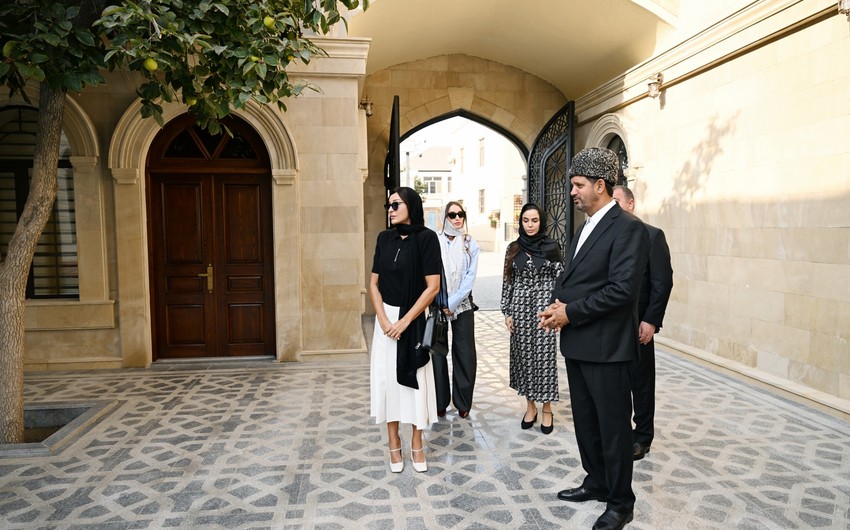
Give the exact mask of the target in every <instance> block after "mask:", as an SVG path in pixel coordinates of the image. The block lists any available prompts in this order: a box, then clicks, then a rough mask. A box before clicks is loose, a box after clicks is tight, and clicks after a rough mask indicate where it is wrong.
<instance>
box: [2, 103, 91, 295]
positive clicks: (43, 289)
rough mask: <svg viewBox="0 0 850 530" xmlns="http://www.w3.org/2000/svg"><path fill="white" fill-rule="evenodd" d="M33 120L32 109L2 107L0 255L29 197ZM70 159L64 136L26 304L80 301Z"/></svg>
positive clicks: (34, 116)
mask: <svg viewBox="0 0 850 530" xmlns="http://www.w3.org/2000/svg"><path fill="white" fill-rule="evenodd" d="M37 119H38V111H37V110H36V109H34V108H32V107H28V106H22V105H10V106H7V107H3V108H0V252H2V253H4V254H5V253H6V252H7V250H8V246H9V242H10V241H11V239H12V234H13V233H14V231H15V227H16V226H17V224H18V219H19V218H20V216H21V214H22V213H23V209H24V204H25V203H26V201H27V197H28V195H29V189H30V181H31V179H32V167H33V163H32V157H33V150H34V147H35V131H36V122H37ZM70 155H71V150H70V146H69V144H68V141H67V138H65V135H64V134H63V135H62V141H61V144H60V155H59V163H58V168H57V183H58V192H57V196H56V201H55V202H54V204H53V212H52V214H51V216H50V219H49V220H48V221H47V224H46V225H45V227H44V230H43V231H42V234H41V237H40V238H39V240H38V245H37V247H36V250H35V255H34V256H33V262H32V265H31V268H30V274H29V279H28V280H27V290H26V297H27V298H28V299H44V298H74V299H79V297H80V283H79V273H78V270H77V223H76V209H75V206H74V176H73V169H72V167H71V162H70Z"/></svg>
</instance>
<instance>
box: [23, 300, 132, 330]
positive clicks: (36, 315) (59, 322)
mask: <svg viewBox="0 0 850 530" xmlns="http://www.w3.org/2000/svg"><path fill="white" fill-rule="evenodd" d="M114 327H115V301H114V300H103V301H96V302H80V301H69V300H27V302H26V310H25V313H24V329H25V330H26V331H56V330H74V329H112V328H114Z"/></svg>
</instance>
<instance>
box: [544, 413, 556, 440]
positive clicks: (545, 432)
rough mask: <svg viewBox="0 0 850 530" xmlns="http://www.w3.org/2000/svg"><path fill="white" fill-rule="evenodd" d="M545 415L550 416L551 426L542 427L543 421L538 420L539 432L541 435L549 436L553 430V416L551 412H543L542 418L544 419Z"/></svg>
mask: <svg viewBox="0 0 850 530" xmlns="http://www.w3.org/2000/svg"><path fill="white" fill-rule="evenodd" d="M547 414H548V415H550V416H552V424H551V425H543V420H540V432H542V433H543V434H550V433H551V432H552V430H554V429H555V415H554V414H552V411H550V410H544V411H543V417H544V418H545V417H546V415H547Z"/></svg>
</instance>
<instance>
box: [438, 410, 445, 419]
mask: <svg viewBox="0 0 850 530" xmlns="http://www.w3.org/2000/svg"><path fill="white" fill-rule="evenodd" d="M437 416H439V417H441V418H445V417H446V409H440V410H438V411H437Z"/></svg>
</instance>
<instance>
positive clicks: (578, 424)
mask: <svg viewBox="0 0 850 530" xmlns="http://www.w3.org/2000/svg"><path fill="white" fill-rule="evenodd" d="M618 168H619V160H618V159H617V155H616V154H614V153H613V152H612V151H610V150H608V149H602V148H598V147H591V148H587V149H584V150H582V151H581V152H579V153H578V154H577V155H576V156H575V157H574V158H573V160H572V165H571V166H570V183H571V185H572V188H571V190H570V196H571V197H572V199H573V202H574V203H575V205H576V208H578V209H579V210H580V211H582V212H584V213H585V214H587V215H588V220H587V222H586V223H585V224H584V226H582V228H580V229H579V230H578V232H577V233H576V235H575V236H574V237H573V242H572V244H571V246H570V250H569V251H568V252H567V254H566V256H565V264H564V265H565V270H564V272H563V273H562V274H561V276H560V277H559V278H558V279H557V280H556V282H555V289H554V292H553V294H552V299H553V303H552V304H551V305H550V306H549V307H547V308H546V309H545V310H544V311H542V312H541V313H540V326H541V327H543V328H546V329H548V330H560V332H561V353H562V354H563V355H564V358H565V359H566V364H567V380H568V382H569V386H570V402H571V408H572V413H573V422H574V424H575V432H576V441H577V442H578V448H579V453H580V455H581V463H582V467H583V468H584V470H585V471H586V472H587V476H586V477H585V479H584V481H583V482H582V484H581V485H580V486H579V487H576V488H571V489H566V490H563V491H561V492H559V493H558V498H559V499H561V500H564V501H570V502H584V501H588V500H596V501H605V502H606V503H607V505H606V509H605V512H603V513H602V515H601V516H600V517H599V519H597V521H596V523H595V524H594V525H593V528H594V529H595V530H609V529H616V530H619V529H621V528H623V527H624V526H625V525H626V524H627V523H628V522H629V521H631V520H632V518H633V514H634V504H635V495H634V492H633V491H632V467H633V460H632V425H631V412H632V403H631V372H630V367H631V364H632V363H633V362H634V361H635V360H636V359H637V356H638V352H639V349H640V344H639V343H638V316H637V302H638V294H639V292H640V282H641V278H642V277H643V269H644V267H645V266H646V261H647V256H648V249H649V236H648V234H647V232H646V228H644V225H643V223H642V222H641V221H640V219H638V218H637V217H635V216H634V215H632V214H630V213H628V212H625V211H623V210H622V209H621V208H620V207H619V206H618V205H617V203H616V201H614V199H613V198H612V193H613V187H614V185H615V184H616V183H617V174H618Z"/></svg>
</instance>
